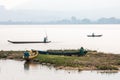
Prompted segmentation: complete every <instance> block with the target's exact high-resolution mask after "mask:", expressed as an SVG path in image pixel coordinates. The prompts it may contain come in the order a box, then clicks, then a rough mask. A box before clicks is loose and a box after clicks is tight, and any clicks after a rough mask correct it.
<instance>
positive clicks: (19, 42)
mask: <svg viewBox="0 0 120 80" xmlns="http://www.w3.org/2000/svg"><path fill="white" fill-rule="evenodd" d="M8 42H10V43H13V44H26V43H50V42H51V41H45V42H44V41H10V40H8Z"/></svg>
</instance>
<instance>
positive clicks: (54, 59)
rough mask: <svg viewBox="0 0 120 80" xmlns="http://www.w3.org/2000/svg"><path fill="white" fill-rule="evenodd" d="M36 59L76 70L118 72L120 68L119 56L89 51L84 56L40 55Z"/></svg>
mask: <svg viewBox="0 0 120 80" xmlns="http://www.w3.org/2000/svg"><path fill="white" fill-rule="evenodd" d="M36 59H38V60H39V62H40V63H46V64H47V63H50V64H51V65H54V66H55V67H60V66H63V67H72V68H78V69H96V70H118V68H119V67H120V55H119V54H104V53H101V52H96V51H94V52H92V51H89V52H88V53H87V54H86V55H85V56H79V57H78V56H63V55H61V56H60V55H44V54H40V55H39V56H38V57H37V58H36Z"/></svg>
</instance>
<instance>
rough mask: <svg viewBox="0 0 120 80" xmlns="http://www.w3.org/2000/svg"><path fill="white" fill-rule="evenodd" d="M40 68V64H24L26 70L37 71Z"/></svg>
mask: <svg viewBox="0 0 120 80" xmlns="http://www.w3.org/2000/svg"><path fill="white" fill-rule="evenodd" d="M38 66H39V65H38V64H35V63H31V62H28V61H26V62H25V63H24V70H30V68H35V69H37V67H38Z"/></svg>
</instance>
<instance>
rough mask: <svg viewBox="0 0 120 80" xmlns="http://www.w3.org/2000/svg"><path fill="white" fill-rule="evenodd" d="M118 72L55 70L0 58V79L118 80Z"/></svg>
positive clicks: (119, 73)
mask: <svg viewBox="0 0 120 80" xmlns="http://www.w3.org/2000/svg"><path fill="white" fill-rule="evenodd" d="M119 77H120V72H116V73H100V72H97V71H81V72H79V71H74V70H73V71H71V70H68V71H65V70H56V69H55V68H53V67H47V66H43V65H38V64H25V62H24V61H13V60H0V80H119Z"/></svg>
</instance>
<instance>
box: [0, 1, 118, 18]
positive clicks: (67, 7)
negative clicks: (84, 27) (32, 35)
mask: <svg viewBox="0 0 120 80" xmlns="http://www.w3.org/2000/svg"><path fill="white" fill-rule="evenodd" d="M0 6H3V7H4V8H6V9H7V10H10V11H17V12H19V11H21V10H26V11H27V10H30V11H32V13H34V12H33V10H34V11H39V12H40V11H41V12H43V13H42V14H46V15H47V14H48V13H46V12H45V13H44V11H47V12H49V11H50V12H49V15H50V16H59V17H61V16H62V17H63V16H67V17H70V16H76V17H78V18H90V19H98V18H101V17H116V18H120V0H0ZM23 12H24V11H23ZM41 12H40V13H41ZM60 12H61V13H60ZM40 13H39V14H37V15H38V16H39V15H40V16H41V14H40ZM55 13H56V14H55ZM25 14H26V13H25ZM28 14H29V13H28ZM23 15H24V14H23ZM33 15H36V14H33ZM42 16H43V15H42Z"/></svg>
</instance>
